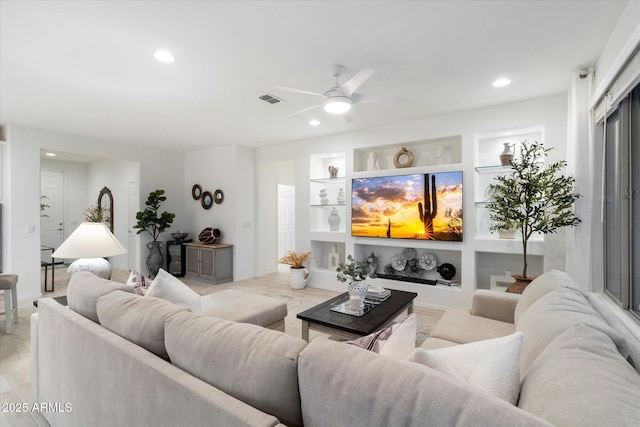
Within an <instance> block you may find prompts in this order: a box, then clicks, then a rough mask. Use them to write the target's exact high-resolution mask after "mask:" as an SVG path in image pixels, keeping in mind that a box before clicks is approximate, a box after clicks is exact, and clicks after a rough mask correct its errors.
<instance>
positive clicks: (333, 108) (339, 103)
mask: <svg viewBox="0 0 640 427" xmlns="http://www.w3.org/2000/svg"><path fill="white" fill-rule="evenodd" d="M322 105H323V107H324V111H326V112H327V113H330V114H344V113H346V112H347V111H349V110H350V109H351V99H350V98H348V97H346V96H340V97H335V98H329V99H327V100H325V101H324V102H323V103H322Z"/></svg>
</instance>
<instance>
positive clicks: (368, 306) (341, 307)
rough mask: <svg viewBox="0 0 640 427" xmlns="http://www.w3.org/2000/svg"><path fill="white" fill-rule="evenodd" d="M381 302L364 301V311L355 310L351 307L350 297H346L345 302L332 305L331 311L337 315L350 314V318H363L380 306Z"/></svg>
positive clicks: (341, 301)
mask: <svg viewBox="0 0 640 427" xmlns="http://www.w3.org/2000/svg"><path fill="white" fill-rule="evenodd" d="M380 302H381V301H377V300H371V299H365V300H364V308H363V309H362V310H353V309H351V308H350V307H349V297H346V298H345V299H343V300H340V301H337V302H335V303H334V304H332V305H331V311H335V312H337V313H342V314H348V315H349V316H356V317H361V316H362V315H364V314H366V313H368V312H369V311H371V310H373V309H374V308H376V307H377V306H378V305H380Z"/></svg>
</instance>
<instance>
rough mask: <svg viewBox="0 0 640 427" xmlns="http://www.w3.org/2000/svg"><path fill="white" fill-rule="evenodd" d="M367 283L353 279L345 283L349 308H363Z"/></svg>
mask: <svg viewBox="0 0 640 427" xmlns="http://www.w3.org/2000/svg"><path fill="white" fill-rule="evenodd" d="M368 290H369V285H367V282H365V281H364V280H354V281H353V282H351V283H349V284H348V285H347V292H348V293H349V308H350V309H351V310H357V311H360V310H362V309H363V308H364V299H365V297H366V296H367V291H368Z"/></svg>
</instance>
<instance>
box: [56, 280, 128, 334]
mask: <svg viewBox="0 0 640 427" xmlns="http://www.w3.org/2000/svg"><path fill="white" fill-rule="evenodd" d="M115 290H120V291H125V292H133V288H132V287H131V286H127V285H125V284H123V283H117V282H113V281H111V280H107V279H102V278H100V277H98V276H96V275H95V274H93V273H90V272H88V271H78V272H76V273H74V274H73V276H71V279H69V285H68V287H67V302H68V304H69V308H70V309H71V310H73V311H75V312H77V313H80V314H82V315H83V316H84V317H86V318H88V319H91V320H93V321H94V322H96V323H99V320H98V312H97V311H96V303H97V302H98V298H100V297H101V296H103V295H106V294H108V293H111V292H113V291H115Z"/></svg>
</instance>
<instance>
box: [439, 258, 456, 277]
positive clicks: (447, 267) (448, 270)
mask: <svg viewBox="0 0 640 427" xmlns="http://www.w3.org/2000/svg"><path fill="white" fill-rule="evenodd" d="M438 273H439V274H440V275H441V276H442V278H443V279H445V280H451V279H453V278H454V277H456V268H455V267H454V266H453V264H449V263H446V262H445V263H444V264H440V266H439V267H438Z"/></svg>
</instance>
